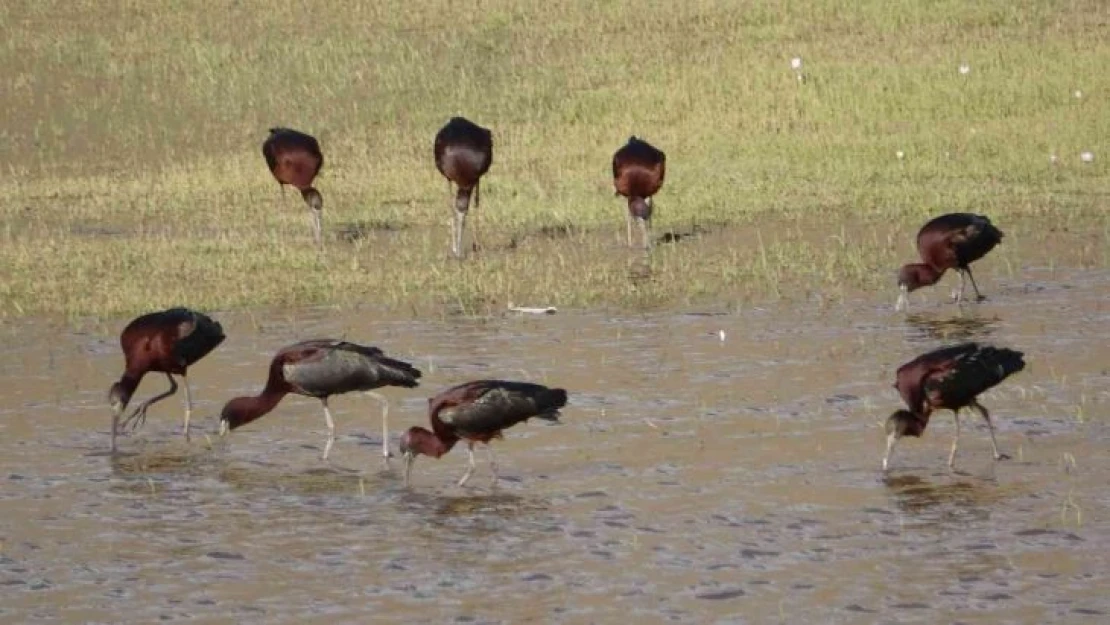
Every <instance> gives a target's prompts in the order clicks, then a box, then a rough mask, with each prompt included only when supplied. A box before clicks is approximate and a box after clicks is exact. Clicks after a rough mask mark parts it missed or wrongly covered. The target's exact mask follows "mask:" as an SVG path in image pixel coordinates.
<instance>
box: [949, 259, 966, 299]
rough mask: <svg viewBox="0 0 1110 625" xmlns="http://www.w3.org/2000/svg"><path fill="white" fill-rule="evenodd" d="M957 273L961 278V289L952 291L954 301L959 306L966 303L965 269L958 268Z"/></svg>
mask: <svg viewBox="0 0 1110 625" xmlns="http://www.w3.org/2000/svg"><path fill="white" fill-rule="evenodd" d="M956 273H957V274H959V276H960V286H959V289H952V299H953V300H955V301H956V303H957V304H961V303H963V301H964V270H963V267H957V268H956Z"/></svg>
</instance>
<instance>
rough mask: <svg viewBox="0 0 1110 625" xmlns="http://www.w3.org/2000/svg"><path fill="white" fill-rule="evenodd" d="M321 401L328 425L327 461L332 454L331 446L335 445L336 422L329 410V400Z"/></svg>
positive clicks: (325, 447)
mask: <svg viewBox="0 0 1110 625" xmlns="http://www.w3.org/2000/svg"><path fill="white" fill-rule="evenodd" d="M320 401H321V402H322V403H323V404H324V419H325V420H326V421H327V424H328V442H327V443H325V444H324V460H327V459H328V454H329V453H331V446H332V445H333V444H334V443H335V420H333V419H332V418H331V411H330V410H328V398H327V397H325V398H323V399H321V400H320Z"/></svg>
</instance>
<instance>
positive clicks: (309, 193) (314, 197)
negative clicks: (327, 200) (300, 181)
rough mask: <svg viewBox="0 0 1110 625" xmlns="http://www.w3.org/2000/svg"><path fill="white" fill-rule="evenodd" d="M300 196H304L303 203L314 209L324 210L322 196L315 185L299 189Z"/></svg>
mask: <svg viewBox="0 0 1110 625" xmlns="http://www.w3.org/2000/svg"><path fill="white" fill-rule="evenodd" d="M301 197H302V198H304V201H305V204H308V207H309V208H311V209H312V210H314V211H322V210H324V196H322V195H320V192H319V191H317V190H316V188H315V187H308V188H307V189H302V190H301Z"/></svg>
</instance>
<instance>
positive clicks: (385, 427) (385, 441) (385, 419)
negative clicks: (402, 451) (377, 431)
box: [364, 391, 393, 467]
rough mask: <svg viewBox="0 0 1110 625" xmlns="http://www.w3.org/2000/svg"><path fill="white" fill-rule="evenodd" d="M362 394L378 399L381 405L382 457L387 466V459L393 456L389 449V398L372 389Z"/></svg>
mask: <svg viewBox="0 0 1110 625" xmlns="http://www.w3.org/2000/svg"><path fill="white" fill-rule="evenodd" d="M364 394H365V395H367V396H369V397H373V398H374V399H376V400H378V403H380V404H381V405H382V457H383V458H384V459H385V466H387V467H388V466H389V459H390V458H392V457H393V452H391V451H389V400H387V399H386V398H385V397H384V396H383V395H380V394H378V393H375V392H374V391H366V392H365V393H364Z"/></svg>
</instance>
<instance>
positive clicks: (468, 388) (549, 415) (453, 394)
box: [400, 380, 567, 486]
mask: <svg viewBox="0 0 1110 625" xmlns="http://www.w3.org/2000/svg"><path fill="white" fill-rule="evenodd" d="M566 405H567V392H566V391H565V390H563V389H561V388H548V387H546V386H543V385H540V384H532V383H529V382H506V381H503V380H477V381H474V382H467V383H465V384H460V385H458V386H454V387H451V388H449V389H447V390H445V391H443V392H442V393H440V394H439V395H436V396H435V397H432V398H431V399H429V400H428V416H429V419H430V420H431V424H432V429H431V431H428V430H426V429H424V428H422V427H413V428H409V430H408V431H407V432H405V433H404V434H402V435H401V443H400V447H401V454H402V455H403V456H404V458H405V484H406V485H408V483H409V475H410V473H411V472H412V464H413V462H414V461H415V459H416V456H418V455H420V454H424V455H426V456H431V457H433V458H439V457H440V456H442V455H443V454H445V453H447V452H449V451H451V448H452V447H454V446H455V443H457V442H459V440H460V439H465V440H466V443H467V454H468V464H467V468H466V473H464V474H463V476H462V479H460V480H459V486H462V485H464V484H466V481H467V480H469V479H470V476H471V474H473V473H474V443H485V444H486V449H487V450H489V467H490V472H491V473H492V474H493V479H492V484H494V485H496V484H497V462H496V460H495V458H494V455H493V447H492V446H491V445H490V441H492V440H493V439H495V438H502V436H501V430H504V429H506V428H509V427H512V426H514V425H516V424H517V423H520V422H522V421H527V420H528V419H530V418H532V417H538V418H540V419H544V420H547V421H556V422H557V421H558V420H559V409H560V408H562V407H564V406H566Z"/></svg>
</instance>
